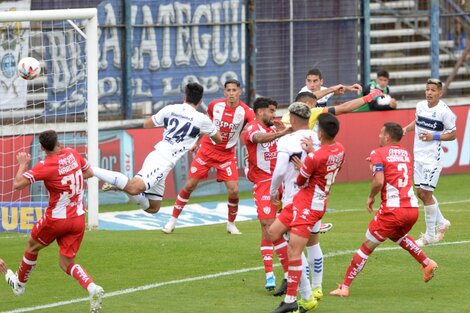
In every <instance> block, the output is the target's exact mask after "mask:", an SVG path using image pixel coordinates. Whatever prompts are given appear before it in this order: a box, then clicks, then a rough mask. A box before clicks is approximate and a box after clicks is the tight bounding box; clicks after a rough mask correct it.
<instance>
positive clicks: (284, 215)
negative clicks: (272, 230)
mask: <svg viewBox="0 0 470 313" xmlns="http://www.w3.org/2000/svg"><path fill="white" fill-rule="evenodd" d="M293 207H294V205H293V204H292V203H290V204H288V205H286V206H285V207H283V208H282V210H281V212H280V213H279V215H278V216H277V219H278V220H279V222H281V223H282V225H284V226H286V227H287V228H290V223H292V219H293V214H294V212H293V211H292V209H293Z"/></svg>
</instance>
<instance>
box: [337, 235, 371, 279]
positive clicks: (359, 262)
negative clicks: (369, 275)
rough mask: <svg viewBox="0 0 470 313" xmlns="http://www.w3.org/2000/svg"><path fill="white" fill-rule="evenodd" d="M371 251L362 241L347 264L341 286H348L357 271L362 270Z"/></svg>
mask: <svg viewBox="0 0 470 313" xmlns="http://www.w3.org/2000/svg"><path fill="white" fill-rule="evenodd" d="M371 253H372V251H371V250H369V249H368V248H367V247H366V245H365V244H364V243H363V244H362V246H361V247H360V248H359V250H357V252H356V254H354V256H353V258H352V260H351V264H349V267H348V270H347V271H346V275H345V276H344V281H343V286H346V287H349V285H351V283H352V281H353V280H354V278H356V276H357V275H358V274H359V272H360V271H362V269H363V268H364V266H365V265H366V262H367V259H368V258H369V255H370V254H371Z"/></svg>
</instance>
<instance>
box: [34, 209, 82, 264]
mask: <svg viewBox="0 0 470 313" xmlns="http://www.w3.org/2000/svg"><path fill="white" fill-rule="evenodd" d="M84 233H85V214H83V215H80V216H77V217H74V218H68V219H55V218H54V219H51V218H47V217H46V215H43V216H42V218H41V219H40V220H39V221H37V223H36V224H35V225H34V227H33V230H32V231H31V238H33V239H34V240H35V241H37V242H39V243H40V244H42V245H44V246H48V245H50V244H51V243H52V242H53V241H54V240H57V244H58V245H59V248H60V254H61V255H63V256H66V257H68V258H74V257H75V255H76V254H77V252H78V249H79V248H80V244H81V242H82V239H83V235H84Z"/></svg>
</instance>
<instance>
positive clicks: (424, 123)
mask: <svg viewBox="0 0 470 313" xmlns="http://www.w3.org/2000/svg"><path fill="white" fill-rule="evenodd" d="M416 125H418V126H419V127H421V128H424V129H428V130H433V131H443V130H444V123H443V122H441V121H436V120H433V119H430V118H427V117H424V116H420V115H418V117H417V118H416Z"/></svg>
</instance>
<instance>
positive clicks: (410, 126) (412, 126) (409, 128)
mask: <svg viewBox="0 0 470 313" xmlns="http://www.w3.org/2000/svg"><path fill="white" fill-rule="evenodd" d="M415 126H416V120H413V121H412V122H411V123H409V124H408V125H406V126H405V127H403V136H405V135H406V133H408V132H412V131H414V130H415Z"/></svg>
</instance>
